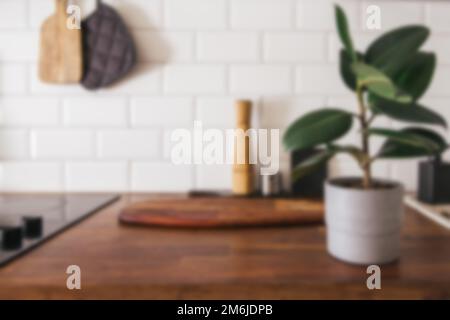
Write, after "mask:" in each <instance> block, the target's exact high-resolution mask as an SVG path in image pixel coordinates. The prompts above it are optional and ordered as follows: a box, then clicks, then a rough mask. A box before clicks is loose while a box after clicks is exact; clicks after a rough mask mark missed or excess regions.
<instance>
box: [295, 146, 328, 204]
mask: <svg viewBox="0 0 450 320" xmlns="http://www.w3.org/2000/svg"><path fill="white" fill-rule="evenodd" d="M318 151H319V150H317V149H307V150H298V151H294V152H292V154H291V170H294V168H295V167H296V166H297V165H298V164H299V163H301V162H303V161H305V160H306V159H307V158H309V157H311V156H313V155H315V154H317V153H318ZM327 176H328V168H327V165H326V164H324V165H322V166H320V167H319V168H318V169H317V170H315V171H314V172H312V173H310V174H307V175H305V176H304V177H302V178H300V179H299V180H297V181H293V182H292V195H293V196H297V197H306V198H318V199H321V198H323V192H324V182H325V180H326V179H327Z"/></svg>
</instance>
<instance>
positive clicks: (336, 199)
mask: <svg viewBox="0 0 450 320" xmlns="http://www.w3.org/2000/svg"><path fill="white" fill-rule="evenodd" d="M352 180H353V181H354V180H357V178H338V179H332V180H330V181H328V182H326V185H325V202H326V203H325V220H326V225H327V248H328V252H329V253H330V254H331V255H332V256H334V257H336V258H338V259H340V260H343V261H346V262H350V263H354V264H384V263H389V262H392V261H394V260H396V259H397V258H398V257H399V256H400V229H401V226H402V220H403V187H402V185H400V184H398V183H395V182H390V181H380V182H383V183H385V184H389V185H390V186H389V187H387V188H380V189H370V190H364V189H357V188H351V187H348V186H347V187H346V186H345V184H346V183H348V182H349V181H352Z"/></svg>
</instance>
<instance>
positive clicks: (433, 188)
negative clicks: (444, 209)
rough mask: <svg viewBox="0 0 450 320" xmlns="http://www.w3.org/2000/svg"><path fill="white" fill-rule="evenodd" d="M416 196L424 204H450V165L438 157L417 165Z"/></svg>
mask: <svg viewBox="0 0 450 320" xmlns="http://www.w3.org/2000/svg"><path fill="white" fill-rule="evenodd" d="M417 196H418V198H419V200H420V201H422V202H426V203H433V204H440V203H450V163H448V162H442V161H441V159H440V158H439V157H437V158H435V159H432V160H428V161H424V162H421V163H419V186H418V195H417Z"/></svg>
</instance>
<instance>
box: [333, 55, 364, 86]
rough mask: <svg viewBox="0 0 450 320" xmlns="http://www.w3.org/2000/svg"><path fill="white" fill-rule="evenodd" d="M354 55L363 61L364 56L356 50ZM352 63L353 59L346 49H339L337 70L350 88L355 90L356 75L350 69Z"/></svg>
mask: <svg viewBox="0 0 450 320" xmlns="http://www.w3.org/2000/svg"><path fill="white" fill-rule="evenodd" d="M356 56H357V60H358V61H363V59H364V57H363V55H362V54H361V53H360V52H356ZM352 63H353V61H352V59H351V58H350V56H349V55H348V53H347V51H345V50H344V49H341V51H340V53H339V71H340V73H341V78H342V80H343V81H344V83H345V84H346V86H347V87H348V88H349V89H350V90H353V91H355V90H356V76H355V73H354V72H353V70H352Z"/></svg>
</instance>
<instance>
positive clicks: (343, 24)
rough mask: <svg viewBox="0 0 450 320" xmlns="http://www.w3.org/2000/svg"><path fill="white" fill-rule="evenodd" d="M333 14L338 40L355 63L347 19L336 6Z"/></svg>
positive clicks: (342, 11)
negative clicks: (334, 15)
mask: <svg viewBox="0 0 450 320" xmlns="http://www.w3.org/2000/svg"><path fill="white" fill-rule="evenodd" d="M335 14H336V25H337V30H338V34H339V38H340V39H341V42H342V44H343V45H344V48H345V50H346V51H347V53H348V55H349V57H350V58H351V59H352V60H353V61H356V53H355V50H354V49H353V41H352V38H351V37H350V32H349V28H348V22H347V17H346V15H345V12H344V10H342V8H341V7H340V6H338V5H336V6H335Z"/></svg>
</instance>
